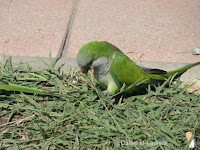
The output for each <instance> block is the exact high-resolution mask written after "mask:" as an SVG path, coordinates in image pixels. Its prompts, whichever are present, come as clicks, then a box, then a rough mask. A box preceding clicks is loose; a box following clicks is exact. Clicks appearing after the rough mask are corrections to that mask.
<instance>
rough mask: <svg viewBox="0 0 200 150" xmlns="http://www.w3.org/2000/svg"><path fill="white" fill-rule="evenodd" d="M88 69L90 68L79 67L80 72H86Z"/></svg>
mask: <svg viewBox="0 0 200 150" xmlns="http://www.w3.org/2000/svg"><path fill="white" fill-rule="evenodd" d="M89 70H90V68H81V72H82V73H87V72H88V71H89Z"/></svg>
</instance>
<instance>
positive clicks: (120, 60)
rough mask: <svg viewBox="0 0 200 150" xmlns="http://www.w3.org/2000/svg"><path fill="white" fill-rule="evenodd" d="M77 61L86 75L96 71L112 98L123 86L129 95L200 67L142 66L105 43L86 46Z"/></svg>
mask: <svg viewBox="0 0 200 150" xmlns="http://www.w3.org/2000/svg"><path fill="white" fill-rule="evenodd" d="M76 61H77V64H78V66H79V67H80V68H81V71H82V72H83V73H87V72H88V70H90V69H91V68H93V69H94V78H95V79H96V80H97V81H98V82H99V83H100V84H101V86H102V87H103V88H105V89H107V91H108V92H109V94H110V95H114V94H116V93H117V92H119V91H120V88H121V87H122V86H123V87H125V88H124V89H125V90H124V92H125V93H133V92H135V91H137V90H138V89H140V88H142V87H144V85H148V84H149V83H152V82H153V83H155V81H156V82H160V81H161V82H162V81H165V80H166V79H167V78H169V77H170V76H173V75H176V76H180V75H181V74H183V73H184V72H185V71H187V70H188V69H189V68H191V67H193V66H196V65H199V64H200V62H197V63H194V64H190V65H187V66H185V67H182V68H180V69H176V70H173V71H169V72H167V71H164V70H160V69H150V68H146V67H140V66H138V65H136V64H135V63H134V62H133V61H132V60H131V59H130V58H129V57H128V56H126V55H125V54H124V53H123V52H122V51H121V50H119V49H118V48H117V47H115V46H114V45H112V44H110V43H108V42H105V41H101V42H97V41H95V42H89V43H87V44H85V45H83V46H82V47H81V48H80V50H79V52H78V54H77V56H76Z"/></svg>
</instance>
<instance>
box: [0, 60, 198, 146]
mask: <svg viewBox="0 0 200 150" xmlns="http://www.w3.org/2000/svg"><path fill="white" fill-rule="evenodd" d="M45 64H46V66H47V67H46V68H47V69H45V70H40V71H33V70H32V69H31V68H29V67H28V66H27V67H26V68H23V67H22V66H18V67H17V68H13V67H12V64H11V59H10V58H9V59H8V60H7V61H6V63H2V64H0V84H1V85H7V86H8V85H12V86H13V85H14V88H12V87H9V88H8V89H7V90H6V89H2V90H0V149H1V150H2V149H16V150H18V149H20V150H35V149H50V150H55V149H59V150H62V149H63V150H66V149H188V145H189V144H190V143H189V142H187V141H186V138H185V133H186V132H192V133H193V137H194V138H195V140H196V142H197V143H198V142H200V126H199V124H200V120H199V118H200V95H198V94H190V93H188V92H187V88H188V87H183V88H180V86H179V85H180V82H178V81H177V82H176V83H174V82H173V83H171V81H170V80H167V81H166V82H165V83H164V85H165V84H166V83H169V87H167V88H166V87H165V86H163V85H161V86H158V87H156V88H155V90H154V91H152V90H151V88H148V93H147V94H146V95H139V96H131V97H128V98H123V97H121V98H120V101H119V102H118V103H117V104H113V103H111V102H110V101H109V100H108V98H107V97H105V96H104V95H103V93H102V92H101V90H100V88H99V87H98V86H97V84H95V83H94V82H95V81H93V79H92V81H91V80H90V78H89V77H87V76H83V75H82V74H80V73H79V72H78V71H77V70H76V69H73V68H69V69H68V70H67V71H66V72H65V73H62V72H61V71H60V69H61V68H60V67H58V68H55V67H54V65H48V64H47V63H45ZM7 86H2V87H4V88H6V87H7ZM16 86H19V87H20V88H17V87H16ZM24 88H25V89H24ZM16 89H18V90H16ZM23 90H25V91H23ZM27 90H28V91H29V92H27ZM198 146H199V145H197V147H198ZM198 148H199V147H198Z"/></svg>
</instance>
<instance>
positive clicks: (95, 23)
mask: <svg viewBox="0 0 200 150" xmlns="http://www.w3.org/2000/svg"><path fill="white" fill-rule="evenodd" d="M95 40H98V41H100V40H104V41H108V42H111V43H112V44H114V45H116V46H117V47H119V48H120V49H121V50H122V51H123V52H124V53H126V54H127V55H128V56H129V57H130V58H131V59H132V60H134V61H136V62H138V63H139V64H140V65H141V64H143V65H144V66H147V67H153V68H156V67H158V68H162V69H166V70H171V69H174V68H178V67H179V66H183V65H184V64H187V63H193V62H197V61H200V55H192V53H191V51H192V49H194V48H195V47H200V1H199V0H177V1H173V0H163V1H159V0H153V1H145V0H124V1H119V0H109V1H108V0H99V1H93V0H57V1H53V0H43V1H31V0H21V1H17V0H0V56H1V58H0V60H2V59H3V56H4V55H6V56H8V55H11V56H13V61H14V63H16V64H19V63H27V62H30V64H31V66H33V67H35V68H38V66H40V67H41V66H42V63H41V62H40V61H39V60H38V59H37V57H42V58H43V59H45V60H47V61H48V59H49V58H48V57H49V55H51V56H52V57H55V56H56V55H57V54H58V53H59V52H60V53H62V58H61V59H60V61H59V62H65V63H66V64H72V65H74V64H75V61H74V59H75V57H76V54H77V52H78V50H79V48H80V47H81V46H82V45H83V44H85V43H87V42H89V41H95ZM59 62H58V63H59ZM191 74H192V75H191ZM199 74H200V66H198V67H195V69H193V71H192V72H190V74H188V76H190V77H191V76H193V75H194V76H195V77H194V78H196V77H199ZM184 78H187V77H184Z"/></svg>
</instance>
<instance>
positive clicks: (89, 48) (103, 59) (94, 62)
mask: <svg viewBox="0 0 200 150" xmlns="http://www.w3.org/2000/svg"><path fill="white" fill-rule="evenodd" d="M110 46H113V45H111V44H110V43H108V42H103V41H102V42H97V41H95V42H89V43H87V44H85V45H83V46H82V47H81V48H80V50H79V52H78V53H77V56H76V61H77V64H78V66H79V67H80V69H81V72H82V73H87V72H88V71H89V70H90V69H91V68H92V67H93V68H94V70H96V72H99V70H101V68H102V69H103V68H105V66H108V65H109V63H110V62H109V58H111V57H112V54H113V52H114V51H112V49H109V47H110ZM113 47H114V46H113Z"/></svg>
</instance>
